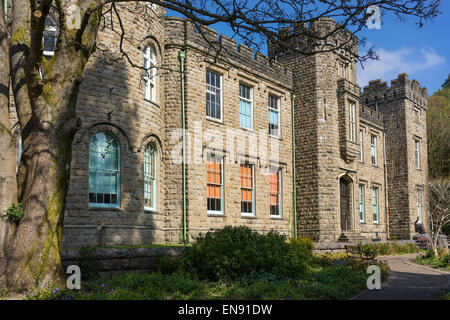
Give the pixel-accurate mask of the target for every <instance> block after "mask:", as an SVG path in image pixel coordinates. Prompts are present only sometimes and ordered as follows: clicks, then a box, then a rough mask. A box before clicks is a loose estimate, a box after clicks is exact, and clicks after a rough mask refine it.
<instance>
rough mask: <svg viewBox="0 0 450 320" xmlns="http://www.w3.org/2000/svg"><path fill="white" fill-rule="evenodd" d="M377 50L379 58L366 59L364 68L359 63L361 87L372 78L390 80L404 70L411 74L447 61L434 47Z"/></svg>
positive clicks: (358, 74)
mask: <svg viewBox="0 0 450 320" xmlns="http://www.w3.org/2000/svg"><path fill="white" fill-rule="evenodd" d="M375 51H376V53H377V55H378V57H379V60H370V61H366V62H365V63H364V69H362V68H361V65H358V68H357V79H358V84H359V85H360V86H361V87H364V86H366V85H368V83H369V81H370V80H375V79H382V80H383V81H390V80H392V79H396V78H397V75H398V74H399V73H402V72H406V73H408V74H409V75H410V76H411V74H414V73H416V72H420V71H428V70H429V69H431V68H433V67H436V66H439V65H441V64H444V63H445V57H443V56H440V55H438V54H437V53H436V51H435V50H434V49H432V48H422V49H420V50H417V49H416V48H414V47H403V48H400V49H398V50H394V51H389V50H385V49H382V48H380V49H377V50H375ZM411 78H413V77H411Z"/></svg>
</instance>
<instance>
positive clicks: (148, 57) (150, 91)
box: [144, 46, 156, 102]
mask: <svg viewBox="0 0 450 320" xmlns="http://www.w3.org/2000/svg"><path fill="white" fill-rule="evenodd" d="M144 69H145V75H144V82H145V88H144V97H145V99H147V100H149V101H152V102H156V54H155V49H154V47H153V46H147V47H145V50H144Z"/></svg>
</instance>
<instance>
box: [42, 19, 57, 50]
mask: <svg viewBox="0 0 450 320" xmlns="http://www.w3.org/2000/svg"><path fill="white" fill-rule="evenodd" d="M57 39H58V26H57V24H56V21H55V19H54V18H53V17H52V16H51V15H47V17H46V18H45V29H44V35H43V37H42V42H43V45H44V56H46V57H47V58H48V59H50V58H51V57H52V56H53V55H54V54H55V49H56V40H57Z"/></svg>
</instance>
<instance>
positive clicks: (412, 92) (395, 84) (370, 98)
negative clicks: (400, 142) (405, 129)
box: [362, 73, 428, 109]
mask: <svg viewBox="0 0 450 320" xmlns="http://www.w3.org/2000/svg"><path fill="white" fill-rule="evenodd" d="M396 99H408V100H409V101H411V102H412V103H413V104H414V105H415V106H416V107H419V108H424V109H426V105H427V99H428V91H427V89H426V88H422V87H421V86H420V84H419V82H418V81H417V80H412V81H410V80H409V78H408V74H406V73H401V74H399V75H398V77H397V79H394V80H392V81H391V86H390V87H389V86H388V84H387V82H382V81H381V80H380V79H377V80H372V81H369V85H368V86H366V87H364V89H363V93H362V102H363V103H364V104H365V105H366V106H374V105H375V104H381V103H385V102H389V101H392V100H396Z"/></svg>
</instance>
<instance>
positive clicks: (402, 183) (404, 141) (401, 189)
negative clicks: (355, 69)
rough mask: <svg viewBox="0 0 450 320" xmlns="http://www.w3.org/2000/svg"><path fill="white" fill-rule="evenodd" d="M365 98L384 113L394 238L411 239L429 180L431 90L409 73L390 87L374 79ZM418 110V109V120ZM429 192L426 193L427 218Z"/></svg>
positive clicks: (391, 223) (390, 210) (391, 221)
mask: <svg viewBox="0 0 450 320" xmlns="http://www.w3.org/2000/svg"><path fill="white" fill-rule="evenodd" d="M362 99H363V101H365V103H366V104H367V105H368V106H369V107H371V108H372V109H375V108H377V109H378V110H380V112H382V113H383V114H384V118H383V122H384V128H385V130H386V157H387V160H386V162H387V181H388V194H389V196H388V201H389V202H388V203H389V231H390V236H391V237H397V238H398V239H411V237H412V235H413V234H414V233H415V232H414V225H413V222H414V221H415V220H416V219H417V189H418V188H423V187H424V184H425V183H426V182H427V171H428V167H427V150H426V148H427V135H426V103H427V91H426V89H425V88H421V87H420V85H419V83H418V82H417V81H415V80H414V81H410V80H409V79H408V75H407V74H404V73H403V74H399V75H398V78H397V79H395V80H392V81H391V86H390V87H388V85H387V83H386V82H381V80H374V81H370V82H369V85H368V86H367V87H365V88H364V92H363V94H362ZM414 109H416V110H418V112H419V118H418V119H416V118H415V115H414ZM416 139H417V140H419V141H420V164H421V167H420V169H416V166H415V155H414V141H415V140H416ZM426 199H427V198H426V194H425V193H423V206H424V209H423V218H424V219H423V220H424V223H425V224H426V225H427V224H428V222H427V221H426V219H425V206H426V203H427V200H426Z"/></svg>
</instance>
